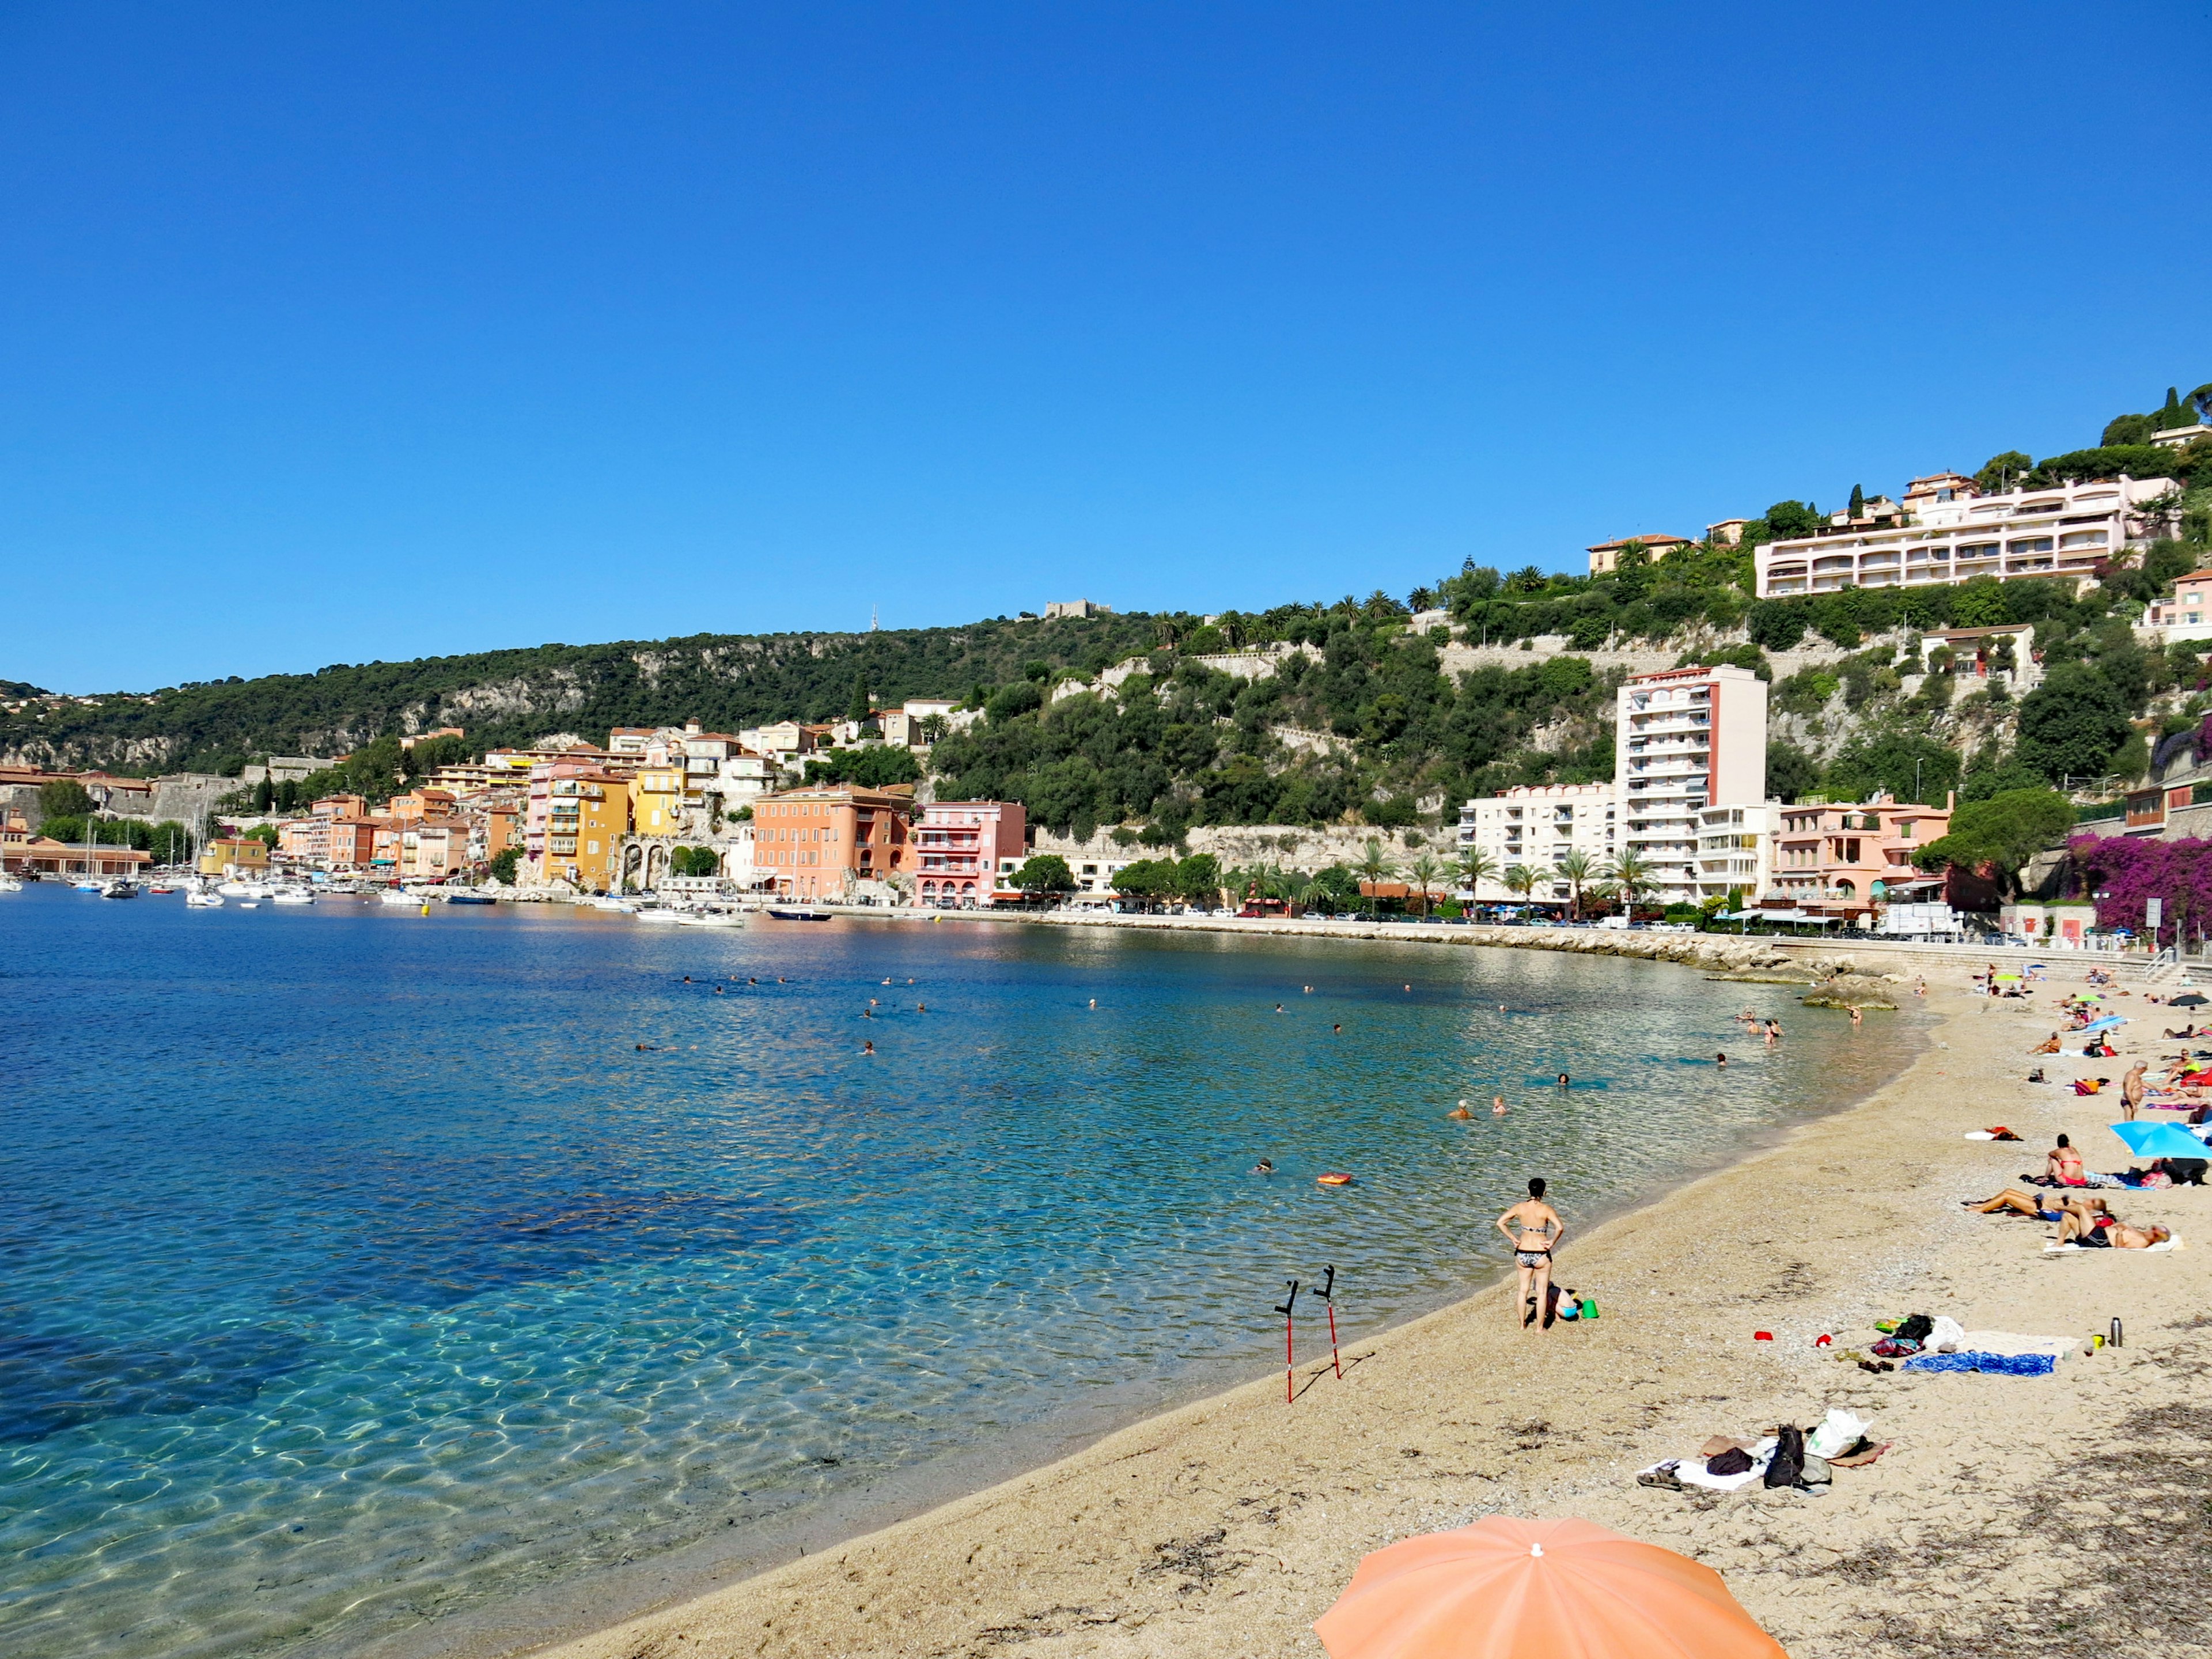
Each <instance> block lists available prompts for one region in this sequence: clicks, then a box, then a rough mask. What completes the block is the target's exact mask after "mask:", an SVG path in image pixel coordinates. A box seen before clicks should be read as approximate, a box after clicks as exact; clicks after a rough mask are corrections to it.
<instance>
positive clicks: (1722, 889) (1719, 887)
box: [1698, 802, 1776, 902]
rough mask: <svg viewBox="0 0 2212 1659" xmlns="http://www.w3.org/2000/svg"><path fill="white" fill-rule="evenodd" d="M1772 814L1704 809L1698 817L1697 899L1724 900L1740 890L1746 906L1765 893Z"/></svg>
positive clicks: (1766, 809)
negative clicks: (1734, 891)
mask: <svg viewBox="0 0 2212 1659" xmlns="http://www.w3.org/2000/svg"><path fill="white" fill-rule="evenodd" d="M1775 811H1776V808H1775V807H1774V805H1773V804H1772V803H1771V802H1770V803H1769V804H1767V805H1765V806H1708V807H1705V808H1704V809H1703V810H1702V811H1699V814H1698V897H1699V900H1701V901H1702V900H1705V899H1709V898H1718V899H1724V898H1726V897H1727V896H1729V890H1730V889H1731V888H1735V889H1740V890H1741V892H1742V894H1743V896H1744V898H1745V900H1746V902H1753V901H1756V900H1757V899H1758V897H1759V895H1760V894H1761V893H1764V892H1765V890H1766V884H1767V878H1768V877H1769V876H1770V875H1771V873H1772V872H1773V869H1774V830H1775V827H1776V820H1775V816H1774V815H1775Z"/></svg>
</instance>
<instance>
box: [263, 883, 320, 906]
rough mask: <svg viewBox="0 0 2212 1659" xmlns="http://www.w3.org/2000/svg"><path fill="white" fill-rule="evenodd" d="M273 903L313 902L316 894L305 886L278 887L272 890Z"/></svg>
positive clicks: (270, 900)
mask: <svg viewBox="0 0 2212 1659" xmlns="http://www.w3.org/2000/svg"><path fill="white" fill-rule="evenodd" d="M269 902H270V903H271V904H313V902H315V896H314V895H313V893H311V892H309V891H308V890H307V889H306V888H304V887H277V888H273V889H271V890H270V894H269Z"/></svg>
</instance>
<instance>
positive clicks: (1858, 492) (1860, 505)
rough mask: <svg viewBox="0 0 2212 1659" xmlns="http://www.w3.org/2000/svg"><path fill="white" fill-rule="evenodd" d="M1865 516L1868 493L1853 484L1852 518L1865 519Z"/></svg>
mask: <svg viewBox="0 0 2212 1659" xmlns="http://www.w3.org/2000/svg"><path fill="white" fill-rule="evenodd" d="M1865 516H1866V491H1865V490H1863V489H1860V488H1859V486H1858V485H1857V484H1853V485H1852V486H1851V517H1852V518H1854V519H1863V518H1864V517H1865Z"/></svg>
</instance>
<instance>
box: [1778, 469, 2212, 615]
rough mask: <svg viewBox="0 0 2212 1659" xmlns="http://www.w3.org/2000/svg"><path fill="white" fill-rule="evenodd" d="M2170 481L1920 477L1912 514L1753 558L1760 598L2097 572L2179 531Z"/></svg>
mask: <svg viewBox="0 0 2212 1659" xmlns="http://www.w3.org/2000/svg"><path fill="white" fill-rule="evenodd" d="M2173 489H2174V483H2173V480H2172V479H2171V478H2130V477H2119V478H2117V479H2110V480H2098V481H2095V482H2092V483H2066V484H2060V485H2057V486H2056V487H2054V488H2052V489H2013V490H2008V491H2006V492H2004V493H2003V494H2002V495H1983V494H1981V493H1980V491H1979V490H1978V489H1976V488H1975V485H1974V481H1973V480H1972V479H1971V478H1968V477H1964V476H1963V475H1961V474H1960V473H1956V472H1940V473H1936V474H1934V475H1933V476H1931V477H1925V478H1915V479H1914V480H1913V481H1912V485H1911V488H1910V489H1907V490H1906V491H1905V501H1904V509H1905V512H1904V516H1903V517H1902V518H1901V519H1898V520H1890V521H1887V522H1884V523H1867V522H1864V521H1858V522H1852V523H1847V524H1843V525H1831V526H1826V527H1824V528H1823V529H1821V530H1820V531H1819V532H1815V533H1814V534H1813V535H1810V536H1800V537H1795V538H1791V539H1790V540H1788V541H1779V542H1768V543H1767V544H1765V545H1764V546H1762V547H1761V548H1759V550H1758V552H1757V553H1756V554H1754V555H1753V564H1754V567H1755V568H1756V570H1757V573H1758V586H1759V598H1760V599H1789V598H1793V597H1800V596H1803V595H1808V594H1816V593H1832V592H1838V591H1840V590H1841V589H1844V588H1846V587H1928V586H1947V585H1949V584H1952V583H1956V582H1963V581H1971V580H1972V579H1973V578H1975V577H1977V576H1995V577H1997V578H1999V579H2000V580H2010V579H2012V578H2015V577H2021V576H2045V577H2071V578H2072V579H2074V580H2075V582H2076V583H2077V584H2079V583H2087V582H2088V581H2090V580H2093V579H2094V577H2095V575H2096V574H2097V571H2098V569H2099V568H2100V566H2102V565H2103V564H2104V562H2106V560H2108V559H2111V558H2113V557H2116V556H2118V555H2119V554H2121V553H2124V552H2127V551H2130V550H2134V549H2136V548H2141V547H2144V546H2148V544H2150V543H2151V542H2153V541H2155V540H2156V539H2157V538H2160V536H2166V535H2171V534H2172V532H2173V527H2174V522H2175V521H2174V516H2173V513H2172V509H2171V507H2169V506H2165V505H2160V506H2152V505H2151V503H2154V502H2159V501H2161V499H2162V498H2165V497H2167V496H2170V495H2172V492H2173Z"/></svg>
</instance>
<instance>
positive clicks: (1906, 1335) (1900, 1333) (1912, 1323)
mask: <svg viewBox="0 0 2212 1659" xmlns="http://www.w3.org/2000/svg"><path fill="white" fill-rule="evenodd" d="M1935 1328H1936V1322H1935V1321H1934V1320H1932V1319H1930V1318H1929V1316H1927V1315H1926V1314H1914V1315H1913V1316H1911V1318H1910V1319H1907V1320H1906V1321H1905V1322H1904V1323H1903V1324H1901V1325H1899V1327H1898V1328H1897V1329H1896V1330H1895V1331H1894V1332H1893V1333H1892V1334H1893V1335H1894V1336H1896V1337H1897V1338H1898V1340H1900V1341H1904V1342H1925V1341H1926V1340H1928V1333H1929V1332H1930V1331H1932V1330H1934V1329H1935Z"/></svg>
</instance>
